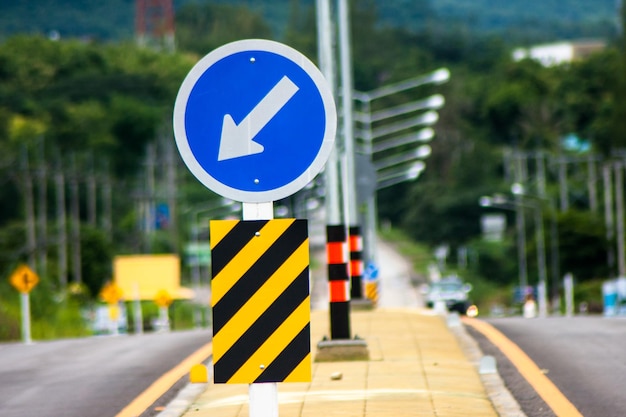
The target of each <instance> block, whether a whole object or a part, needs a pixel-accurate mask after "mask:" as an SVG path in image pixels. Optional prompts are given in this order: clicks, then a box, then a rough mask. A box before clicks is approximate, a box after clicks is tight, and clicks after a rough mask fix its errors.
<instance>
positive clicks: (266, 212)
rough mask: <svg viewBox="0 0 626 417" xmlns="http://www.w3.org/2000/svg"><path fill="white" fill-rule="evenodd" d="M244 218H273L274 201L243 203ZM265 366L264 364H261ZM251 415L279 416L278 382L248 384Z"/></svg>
mask: <svg viewBox="0 0 626 417" xmlns="http://www.w3.org/2000/svg"><path fill="white" fill-rule="evenodd" d="M242 206H243V220H271V219H273V218H274V203H273V202H269V203H243V204H242ZM261 366H263V365H261ZM248 396H249V398H250V417H278V384H277V383H276V382H265V383H262V384H250V385H249V386H248Z"/></svg>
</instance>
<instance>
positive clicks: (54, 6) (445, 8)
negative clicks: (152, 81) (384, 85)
mask: <svg viewBox="0 0 626 417" xmlns="http://www.w3.org/2000/svg"><path fill="white" fill-rule="evenodd" d="M192 2H193V3H215V4H218V3H219V4H232V5H244V6H246V7H249V8H251V9H252V10H254V11H256V12H258V13H260V14H261V15H263V17H264V18H265V19H266V20H267V21H268V22H269V24H270V25H271V26H272V28H273V30H274V32H275V33H276V36H277V37H281V36H282V33H283V31H284V28H285V26H286V25H287V21H288V19H289V15H290V12H291V10H294V9H295V8H297V9H298V10H299V11H300V13H304V12H307V11H310V10H312V7H313V5H314V2H313V1H312V0H264V1H258V0H256V1H255V0H195V1H194V0H174V7H175V9H179V8H180V7H182V6H184V5H185V4H187V3H192ZM355 4H356V5H358V6H359V7H361V8H367V7H372V8H374V9H375V10H376V13H377V14H378V16H379V22H380V23H381V25H385V26H392V27H402V28H405V29H409V30H420V29H423V28H424V27H426V26H428V27H430V28H432V27H433V26H434V27H440V28H442V29H446V30H447V29H456V30H459V29H462V30H469V31H471V32H478V33H497V34H500V35H502V36H503V37H506V38H509V39H511V40H513V41H517V42H519V41H520V40H528V41H537V40H542V41H543V40H553V39H562V38H577V37H608V36H610V35H611V34H612V33H613V32H614V31H615V15H616V12H615V1H614V0H594V1H593V2H591V1H588V0H560V1H557V0H545V1H542V2H532V7H529V6H528V4H529V3H528V2H527V1H526V0H509V1H493V0H474V1H465V0H436V1H435V0H358V1H356V2H355ZM134 14H135V1H134V0H107V1H106V2H103V1H99V0H66V1H59V0H12V1H4V2H0V38H6V37H7V36H9V35H11V34H14V33H41V34H49V33H51V32H52V31H58V32H59V33H60V34H61V36H63V37H87V38H96V39H103V40H120V39H128V38H130V37H132V35H133V31H134ZM354 24H355V25H358V24H359V23H358V22H354Z"/></svg>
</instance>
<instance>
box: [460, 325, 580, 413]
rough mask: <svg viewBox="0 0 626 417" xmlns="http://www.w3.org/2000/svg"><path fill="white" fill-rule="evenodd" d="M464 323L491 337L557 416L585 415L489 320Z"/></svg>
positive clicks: (488, 337)
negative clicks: (488, 321)
mask: <svg viewBox="0 0 626 417" xmlns="http://www.w3.org/2000/svg"><path fill="white" fill-rule="evenodd" d="M463 323H465V324H467V325H469V326H472V327H473V328H474V329H476V330H478V331H479V332H480V333H482V334H483V335H484V336H485V337H486V338H487V339H489V340H490V341H491V342H492V343H493V344H494V345H496V347H498V349H500V351H502V353H503V354H504V355H505V356H506V357H507V358H509V360H510V361H511V362H512V363H513V365H514V366H515V367H516V368H517V370H518V371H519V373H520V374H521V375H522V376H523V377H524V379H526V381H528V383H529V384H530V385H531V386H532V387H533V388H534V390H535V391H537V394H539V396H540V397H541V398H542V399H543V400H544V401H545V402H546V404H548V406H549V407H550V408H551V409H552V411H554V414H556V415H557V416H568V417H583V415H582V414H581V413H580V412H579V411H578V410H577V409H576V407H575V406H574V404H572V403H571V402H570V401H569V400H568V399H567V397H566V396H565V395H563V393H562V392H561V391H560V390H559V389H558V388H557V387H556V385H554V383H553V382H552V381H550V379H548V377H547V376H545V374H544V373H543V372H542V371H541V369H539V367H538V366H537V365H536V364H535V362H533V360H532V359H530V358H529V357H528V355H526V353H524V351H523V350H522V349H520V348H519V347H518V346H517V345H516V344H515V343H513V342H512V341H511V340H510V339H508V338H507V337H506V336H505V335H504V334H502V332H500V331H499V330H498V329H496V328H495V327H493V326H492V325H490V324H489V323H487V322H484V321H482V320H477V319H471V318H467V317H464V318H463Z"/></svg>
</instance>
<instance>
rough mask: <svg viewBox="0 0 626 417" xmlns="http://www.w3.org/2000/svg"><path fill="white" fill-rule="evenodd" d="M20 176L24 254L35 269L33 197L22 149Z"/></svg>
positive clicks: (27, 164) (29, 175)
mask: <svg viewBox="0 0 626 417" xmlns="http://www.w3.org/2000/svg"><path fill="white" fill-rule="evenodd" d="M21 171H22V175H21V178H20V179H21V181H22V186H23V193H24V211H25V215H26V252H27V256H28V265H30V266H31V267H32V268H34V267H35V265H36V263H37V261H36V258H35V247H36V245H37V236H36V231H35V202H34V197H33V178H32V175H31V173H30V165H29V162H28V149H27V148H26V146H23V147H22V169H21Z"/></svg>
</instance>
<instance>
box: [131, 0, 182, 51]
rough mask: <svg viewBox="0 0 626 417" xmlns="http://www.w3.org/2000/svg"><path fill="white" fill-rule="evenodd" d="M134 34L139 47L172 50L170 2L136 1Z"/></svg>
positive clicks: (167, 0) (165, 0) (172, 29)
mask: <svg viewBox="0 0 626 417" xmlns="http://www.w3.org/2000/svg"><path fill="white" fill-rule="evenodd" d="M136 9H137V10H136V16H135V32H136V35H137V43H138V44H139V45H140V46H156V47H161V48H165V49H166V50H169V51H173V50H174V8H173V7H172V0H136Z"/></svg>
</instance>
